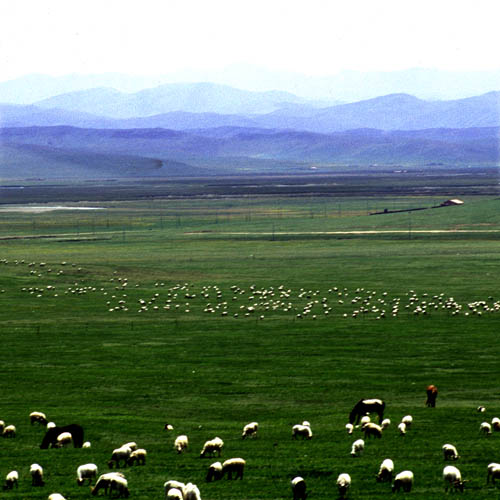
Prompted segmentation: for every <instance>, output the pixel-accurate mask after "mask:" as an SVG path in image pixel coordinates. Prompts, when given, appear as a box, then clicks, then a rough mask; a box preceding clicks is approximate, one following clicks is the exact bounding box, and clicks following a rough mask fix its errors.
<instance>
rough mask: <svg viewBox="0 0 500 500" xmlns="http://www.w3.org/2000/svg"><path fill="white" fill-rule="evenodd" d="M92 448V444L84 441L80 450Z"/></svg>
mask: <svg viewBox="0 0 500 500" xmlns="http://www.w3.org/2000/svg"><path fill="white" fill-rule="evenodd" d="M91 446H92V444H91V443H90V441H85V443H83V444H82V448H90V447H91Z"/></svg>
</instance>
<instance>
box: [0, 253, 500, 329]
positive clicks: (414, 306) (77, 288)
mask: <svg viewBox="0 0 500 500" xmlns="http://www.w3.org/2000/svg"><path fill="white" fill-rule="evenodd" d="M1 263H3V264H4V265H10V264H13V265H15V266H26V267H27V269H28V273H29V276H30V277H32V278H33V280H34V283H33V284H32V286H23V287H22V289H21V290H22V292H24V293H26V294H27V295H30V296H33V298H36V299H40V300H42V301H43V300H48V299H54V298H55V299H57V298H58V297H60V296H61V295H64V296H66V297H71V298H74V299H75V300H76V299H77V298H82V297H85V296H88V295H92V296H94V297H96V296H99V297H101V298H102V299H103V312H104V311H108V312H109V313H126V312H134V313H140V314H147V313H167V314H170V315H172V314H174V315H175V316H176V317H177V316H178V315H187V314H189V313H193V312H195V313H197V314H207V315H213V314H216V315H218V316H221V317H232V318H240V319H241V318H256V319H258V320H264V319H265V318H269V317H275V316H277V315H279V316H280V317H283V316H285V317H286V316H288V317H290V318H292V319H294V320H302V319H306V318H309V319H319V318H326V317H329V316H330V317H331V316H335V317H339V318H361V317H363V318H374V319H377V320H381V319H384V318H389V317H391V318H397V317H398V316H400V315H401V314H406V316H422V315H423V316H425V315H431V314H437V313H439V312H441V313H442V312H445V313H447V314H449V315H451V316H456V315H460V316H461V317H463V316H475V317H480V316H482V315H483V314H491V313H497V312H500V301H498V300H494V299H493V297H488V298H487V299H485V300H476V301H471V302H468V303H466V304H462V303H459V302H458V301H457V300H455V298H454V297H449V296H447V295H445V294H444V293H440V294H427V293H422V294H418V293H416V292H415V291H414V290H409V291H408V292H407V293H406V294H404V295H403V296H394V297H390V296H389V294H388V292H387V291H384V292H381V293H380V292H377V291H375V290H368V289H364V288H360V287H358V288H356V289H354V290H349V289H347V288H345V287H336V286H335V287H331V288H329V289H328V290H327V291H321V290H318V289H315V290H312V289H311V290H308V289H304V288H300V289H298V290H293V289H291V288H289V287H287V286H285V285H282V284H281V285H278V286H275V287H274V286H269V287H257V286H256V285H249V286H248V287H242V286H238V285H233V286H231V287H229V289H227V290H223V289H222V288H220V287H219V286H218V285H215V284H214V285H204V286H200V287H197V286H195V285H193V284H189V283H177V284H175V285H173V286H167V285H166V284H165V283H164V282H155V283H154V284H151V286H149V287H148V288H149V290H150V289H151V288H155V289H157V290H156V291H155V292H154V293H151V292H150V291H148V292H147V293H145V292H144V290H143V291H142V292H141V290H142V286H141V285H139V284H137V283H136V284H132V283H131V282H130V281H129V279H128V278H126V277H121V276H118V273H116V272H115V273H114V275H113V277H112V278H110V280H109V282H108V284H107V285H106V286H102V284H100V285H96V284H95V283H90V282H89V279H88V275H87V272H86V271H85V270H84V269H82V268H81V267H79V266H77V265H76V264H68V263H67V262H62V263H60V264H57V265H56V264H54V265H49V264H47V263H46V262H38V263H36V262H29V263H27V262H25V261H23V260H20V261H17V260H16V261H13V262H9V261H7V260H5V259H2V260H0V264H1ZM68 279H71V280H72V283H71V284H70V285H69V286H68V285H67V284H66V285H62V284H61V285H58V281H59V282H61V283H63V282H64V283H66V282H67V281H68ZM44 281H49V282H50V283H48V284H43V282H44ZM2 292H3V293H6V290H2Z"/></svg>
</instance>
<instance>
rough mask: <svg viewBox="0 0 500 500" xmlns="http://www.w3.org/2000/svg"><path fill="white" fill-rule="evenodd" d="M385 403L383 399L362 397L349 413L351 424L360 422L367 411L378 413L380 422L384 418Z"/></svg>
mask: <svg viewBox="0 0 500 500" xmlns="http://www.w3.org/2000/svg"><path fill="white" fill-rule="evenodd" d="M384 410H385V403H384V401H382V400H381V399H360V400H359V401H358V402H357V403H356V404H355V405H354V408H353V409H352V410H351V413H350V414H349V422H350V423H351V424H359V421H360V419H361V417H363V416H364V415H366V414H367V413H376V414H377V415H378V419H379V422H382V419H383V418H384Z"/></svg>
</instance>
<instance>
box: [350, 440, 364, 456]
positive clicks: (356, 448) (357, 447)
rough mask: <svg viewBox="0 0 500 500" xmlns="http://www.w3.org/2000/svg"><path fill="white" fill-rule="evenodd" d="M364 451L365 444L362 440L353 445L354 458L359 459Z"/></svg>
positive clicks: (352, 453)
mask: <svg viewBox="0 0 500 500" xmlns="http://www.w3.org/2000/svg"><path fill="white" fill-rule="evenodd" d="M364 449H365V442H364V441H363V440H362V439H357V440H356V441H354V443H352V447H351V455H352V456H353V457H359V456H360V455H361V454H362V453H363V450H364Z"/></svg>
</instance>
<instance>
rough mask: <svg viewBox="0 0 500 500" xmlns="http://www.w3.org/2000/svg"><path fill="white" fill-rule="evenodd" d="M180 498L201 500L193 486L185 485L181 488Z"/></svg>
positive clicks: (195, 487) (198, 492) (197, 490)
mask: <svg viewBox="0 0 500 500" xmlns="http://www.w3.org/2000/svg"><path fill="white" fill-rule="evenodd" d="M182 497H183V498H184V500H201V494H200V490H199V489H198V487H197V486H196V485H195V484H193V483H187V484H186V485H185V486H184V488H182Z"/></svg>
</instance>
